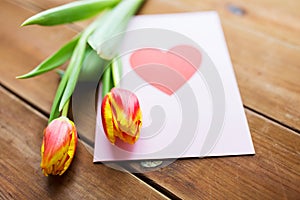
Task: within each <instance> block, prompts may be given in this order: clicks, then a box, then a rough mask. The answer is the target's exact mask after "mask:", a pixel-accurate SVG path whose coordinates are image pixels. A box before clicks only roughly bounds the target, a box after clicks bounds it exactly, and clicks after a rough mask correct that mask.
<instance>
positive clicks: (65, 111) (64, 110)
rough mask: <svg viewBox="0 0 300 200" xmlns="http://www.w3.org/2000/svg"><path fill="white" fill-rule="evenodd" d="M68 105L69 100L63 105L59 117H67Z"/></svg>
mask: <svg viewBox="0 0 300 200" xmlns="http://www.w3.org/2000/svg"><path fill="white" fill-rule="evenodd" d="M69 104H70V99H69V100H68V101H67V102H66V103H65V105H64V107H63V110H62V113H61V116H64V117H67V115H68V111H69Z"/></svg>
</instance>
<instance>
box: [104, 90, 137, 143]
mask: <svg viewBox="0 0 300 200" xmlns="http://www.w3.org/2000/svg"><path fill="white" fill-rule="evenodd" d="M101 116H102V125H103V129H104V132H105V134H106V137H107V138H108V140H109V141H110V142H111V143H112V144H115V142H116V138H119V139H121V140H122V141H124V142H126V143H129V144H134V143H135V142H136V141H137V140H138V138H139V136H140V130H141V127H142V112H141V109H140V105H139V101H138V98H137V96H136V95H135V94H134V93H132V92H130V91H128V90H125V89H120V88H113V89H112V90H111V91H110V92H109V93H108V94H106V95H105V96H104V98H103V101H102V105H101Z"/></svg>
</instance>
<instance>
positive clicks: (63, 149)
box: [41, 117, 77, 176]
mask: <svg viewBox="0 0 300 200" xmlns="http://www.w3.org/2000/svg"><path fill="white" fill-rule="evenodd" d="M76 145H77V131H76V127H75V125H74V123H73V122H72V121H70V120H69V119H68V118H66V117H60V118H58V119H55V120H53V121H52V122H51V123H50V124H49V125H48V126H47V127H46V129H45V130H44V138H43V143H42V147H41V156H42V161H41V168H42V171H43V173H44V174H45V175H46V176H47V175H48V174H52V175H58V174H59V175H62V174H63V173H64V172H65V171H66V170H67V168H68V167H69V165H70V164H71V161H72V159H73V157H74V154H75V149H76Z"/></svg>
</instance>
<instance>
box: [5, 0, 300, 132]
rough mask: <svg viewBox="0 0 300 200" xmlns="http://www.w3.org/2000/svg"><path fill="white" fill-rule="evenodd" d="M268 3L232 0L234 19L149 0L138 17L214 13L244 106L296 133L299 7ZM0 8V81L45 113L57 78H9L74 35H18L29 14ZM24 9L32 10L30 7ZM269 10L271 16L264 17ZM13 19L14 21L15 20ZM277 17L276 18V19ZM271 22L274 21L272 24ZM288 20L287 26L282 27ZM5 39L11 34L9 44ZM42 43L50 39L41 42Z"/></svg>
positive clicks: (205, 6) (64, 31) (204, 6)
mask: <svg viewBox="0 0 300 200" xmlns="http://www.w3.org/2000/svg"><path fill="white" fill-rule="evenodd" d="M66 1H69V0H66ZM14 2H17V3H18V2H20V1H19V0H15V1H14ZM26 2H29V3H30V5H35V6H36V7H42V8H48V7H52V6H55V5H58V4H60V3H62V2H57V1H33V0H27V1H26ZM272 2H273V1H272ZM272 2H271V1H269V0H268V1H267V0H265V1H253V3H251V4H248V3H244V1H241V0H235V1H233V2H232V4H234V5H237V6H240V7H241V8H243V9H244V10H245V11H246V14H245V15H243V16H236V15H234V14H232V13H230V12H229V11H228V9H227V6H228V3H227V2H221V1H216V0H214V1H208V0H203V1H191V0H188V1H182V0H174V1H164V0H153V1H147V2H146V4H145V6H144V7H143V9H142V10H141V12H140V13H141V14H150V13H170V12H183V11H201V10H211V9H216V10H217V11H218V12H219V14H220V16H221V21H222V25H223V28H224V32H225V36H226V39H227V43H228V47H229V51H230V53H231V58H232V61H233V65H234V68H235V71H236V76H237V80H238V84H239V87H240V91H241V94H242V98H243V102H244V104H245V105H246V106H247V107H250V108H252V109H254V110H256V111H258V112H260V113H263V114H265V115H267V116H269V117H271V118H273V119H275V120H278V121H280V122H281V123H283V124H286V125H287V126H289V127H292V128H294V129H297V130H300V113H299V112H298V110H299V109H300V95H299V90H300V89H299V88H300V82H299V81H298V76H299V74H300V67H299V63H300V57H299V56H298V55H299V54H300V47H299V44H300V43H299V40H300V39H299V37H297V36H296V34H297V33H298V32H299V27H300V26H298V25H299V22H300V17H299V14H298V12H296V11H295V9H294V8H295V7H299V6H298V4H299V2H298V1H289V3H284V4H283V5H281V4H282V3H281V1H278V0H277V1H274V4H273V3H272ZM297 2H298V3H297ZM26 5H27V4H26ZM26 5H25V6H26ZM23 6H24V5H23ZM27 6H28V5H27ZM1 8H3V11H4V12H1V14H0V15H1V19H0V20H1V22H2V23H3V24H7V26H6V27H7V28H6V29H3V30H2V31H1V36H2V38H4V39H2V40H1V43H2V44H1V48H2V49H1V51H0V52H1V54H2V56H3V61H4V63H5V65H2V66H1V68H0V70H1V71H0V72H1V74H3V78H2V80H1V81H3V84H5V85H6V86H7V87H9V88H10V89H12V90H13V91H15V92H17V93H18V94H20V95H21V96H22V97H24V98H26V99H27V100H28V101H29V102H32V103H34V104H36V105H37V106H38V107H39V108H40V109H42V110H43V111H45V112H49V108H50V106H51V102H52V99H53V95H54V92H55V89H56V85H55V84H48V83H49V82H55V83H57V76H55V75H54V74H53V73H52V74H51V73H50V75H49V76H43V77H41V78H36V79H34V80H26V81H17V80H15V79H14V76H15V75H18V74H21V73H24V72H26V71H28V70H29V69H30V68H31V67H32V66H34V65H36V64H38V63H39V62H40V61H41V60H42V59H43V58H45V57H46V56H47V55H49V54H50V53H51V52H53V51H54V50H55V49H57V48H58V47H59V46H60V45H61V44H62V43H63V42H65V41H66V40H67V39H69V38H70V37H71V36H72V35H74V33H73V32H72V31H70V30H69V29H68V28H66V27H65V26H59V27H51V28H49V27H35V26H31V27H26V28H22V29H20V28H18V25H19V24H21V22H22V21H23V20H24V19H26V18H27V17H29V16H31V15H32V12H28V11H25V10H24V9H22V8H20V7H16V6H13V5H11V4H10V3H8V2H5V1H2V2H1ZM29 9H31V10H34V9H35V8H34V6H31V7H30V8H29ZM269 9H270V11H271V13H270V14H264V13H266V12H267V11H268V10H269ZM35 12H37V11H35ZM16 13H18V15H17V16H16V17H15V15H16ZM277 15H279V16H281V17H276V16H277ZM274 17H275V18H276V20H277V19H278V20H277V21H276V20H275V19H274ZM288 19H293V20H289V23H285V22H286V20H288ZM77 24H78V23H77ZM86 24H87V22H80V23H79V25H80V26H81V27H84V26H85V25H86ZM267 24H269V25H268V26H267ZM268 27H269V28H268ZM11 33H14V37H13V38H12V37H11ZM278 34H279V35H278ZM47 37H51V38H50V39H45V38H47ZM286 37H287V38H288V39H286ZM49 40H51V42H49ZM21 44H22V46H21ZM253 44H257V45H253ZM15 58H16V59H15ZM7 66H12V69H11V70H9V71H7V70H6V69H7ZM41 86H45V87H41ZM45 88H46V89H45ZM44 90H47V92H45V91H44ZM48 91H49V92H48Z"/></svg>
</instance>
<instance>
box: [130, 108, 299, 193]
mask: <svg viewBox="0 0 300 200" xmlns="http://www.w3.org/2000/svg"><path fill="white" fill-rule="evenodd" d="M247 117H248V121H249V125H250V129H251V133H252V138H253V142H254V146H255V150H256V155H254V156H238V157H220V158H204V159H184V160H177V161H176V162H174V163H172V164H171V165H169V166H167V167H165V168H161V169H159V170H157V171H153V172H148V173H145V174H144V176H146V178H147V179H151V180H152V182H154V183H155V184H158V185H160V186H162V187H164V188H165V189H167V190H169V191H170V192H172V193H173V194H175V195H176V196H178V197H179V198H182V199H200V198H201V199H297V198H299V196H300V188H299V184H300V153H299V152H300V136H299V135H298V134H296V133H294V132H292V131H290V130H289V129H286V128H284V127H281V126H279V125H277V124H275V123H273V122H271V121H269V120H267V119H265V118H263V117H260V116H258V115H256V114H254V113H253V112H251V111H247ZM233 142H234V141H233ZM131 167H133V168H134V169H135V170H144V169H141V167H140V165H139V164H138V163H135V164H133V165H132V166H131Z"/></svg>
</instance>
